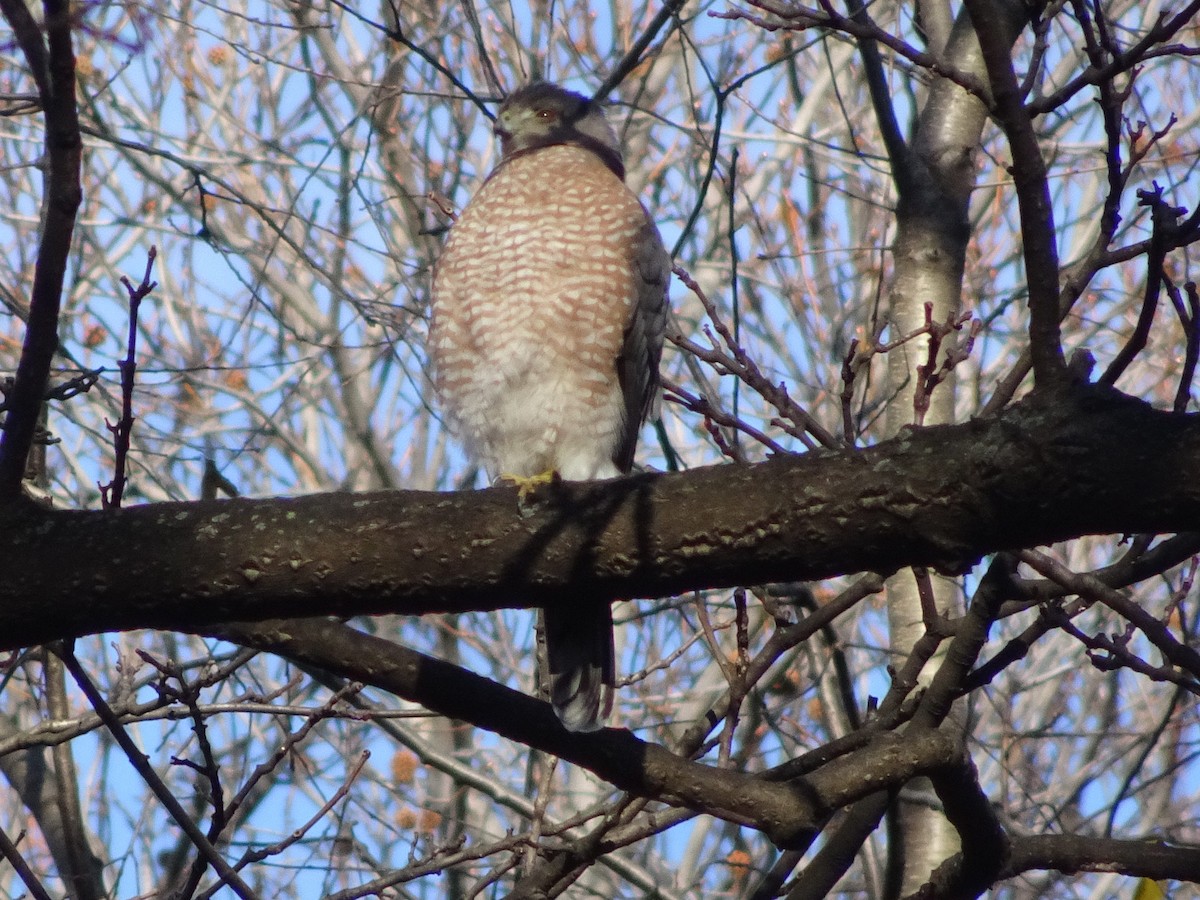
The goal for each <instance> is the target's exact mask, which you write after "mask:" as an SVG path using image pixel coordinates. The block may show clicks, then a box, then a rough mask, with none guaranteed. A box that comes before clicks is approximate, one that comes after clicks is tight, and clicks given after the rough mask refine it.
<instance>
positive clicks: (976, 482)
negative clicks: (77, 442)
mask: <svg viewBox="0 0 1200 900" xmlns="http://www.w3.org/2000/svg"><path fill="white" fill-rule="evenodd" d="M1198 472H1200V417H1197V416H1195V415H1192V416H1180V415H1175V414H1170V413H1163V412H1158V411H1155V410H1152V409H1151V408H1150V407H1149V406H1147V405H1145V404H1143V403H1141V402H1140V401H1137V400H1132V399H1129V398H1126V397H1123V396H1122V395H1120V394H1117V393H1116V392H1114V391H1111V390H1107V389H1103V388H1095V387H1092V388H1086V389H1080V390H1078V391H1075V392H1073V393H1072V394H1071V395H1069V396H1061V397H1054V398H1049V397H1041V398H1036V397H1035V398H1030V399H1028V400H1026V401H1024V402H1022V403H1020V404H1017V405H1015V406H1014V407H1012V408H1010V409H1009V410H1006V411H1005V412H1004V413H1003V414H1001V415H1000V416H999V417H997V418H995V419H991V420H977V421H973V422H969V423H967V424H964V425H956V426H941V427H934V428H925V429H916V430H906V431H904V432H902V433H901V434H900V436H899V437H897V438H896V439H894V440H892V441H888V442H886V443H884V444H880V445H878V446H876V447H873V448H870V449H868V450H865V451H862V452H857V453H850V452H840V453H838V452H818V453H810V454H807V455H805V456H800V457H779V458H776V459H773V460H769V461H767V462H765V463H761V464H758V465H754V466H741V465H725V466H714V467H711V468H706V469H696V470H693V471H691V472H687V473H681V474H672V475H641V476H636V477H632V478H625V479H620V480H615V481H611V482H601V483H595V484H573V485H571V484H568V485H562V486H561V487H560V489H558V490H557V491H555V492H554V496H552V497H550V498H548V499H547V501H546V502H545V504H544V505H543V506H541V507H539V508H538V509H537V510H535V511H534V512H533V514H532V515H530V516H528V517H522V516H521V515H519V514H518V512H517V502H516V494H515V491H514V490H513V489H509V488H497V489H494V490H486V491H477V492H466V493H457V494H431V493H424V492H415V491H401V492H391V493H379V494H357V495H356V494H328V495H321V496H312V497H302V498H297V499H287V500H222V501H209V502H199V503H162V504H156V505H152V506H143V507H132V508H127V509H121V510H108V511H49V510H44V509H41V508H33V505H32V504H28V505H26V504H22V505H20V506H18V507H13V508H11V509H9V510H7V511H4V512H0V558H5V559H8V560H13V561H19V565H18V564H14V565H11V566H9V567H7V570H6V575H5V578H4V579H3V580H2V581H0V648H4V649H11V648H16V647H21V646H27V645H30V644H35V643H40V642H43V641H46V640H50V639H53V638H68V637H74V636H79V635H83V634H89V633H95V632H102V631H113V630H122V629H130V628H174V629H184V630H190V629H194V628H196V627H199V626H203V625H209V624H213V623H217V622H224V621H235V620H240V621H248V620H255V619H265V618H271V617H277V616H280V615H289V616H307V615H357V614H374V613H401V614H411V615H421V614H425V613H430V612H449V611H462V610H482V609H499V608H508V607H531V606H544V605H547V604H551V603H556V602H561V603H568V602H578V600H579V599H580V598H581V597H589V598H597V597H603V598H607V599H619V598H622V597H638V596H642V597H648V596H654V597H659V596H666V595H669V594H673V593H677V592H680V591H685V590H692V589H697V588H706V587H724V586H734V585H737V584H761V583H764V582H768V581H795V580H805V579H814V578H823V577H829V576H832V575H837V574H843V573H847V572H854V571H862V570H874V571H880V572H889V571H892V570H895V569H896V568H898V567H900V566H902V565H926V566H938V567H942V568H944V569H949V570H963V569H965V568H967V567H968V566H970V565H971V564H972V563H974V562H975V561H976V560H978V559H979V558H980V557H981V556H982V555H984V554H987V553H992V552H995V551H997V550H1006V549H1016V548H1023V547H1032V546H1036V545H1038V544H1046V543H1051V542H1054V541H1060V540H1065V539H1068V538H1072V537H1076V536H1080V535H1084V534H1102V533H1123V532H1166V531H1182V530H1186V529H1190V528H1194V527H1195V524H1196V522H1197V521H1200V478H1198V477H1196V473H1198ZM51 610H52V611H53V614H52V615H50V614H48V612H49V611H51Z"/></svg>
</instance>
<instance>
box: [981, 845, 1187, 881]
mask: <svg viewBox="0 0 1200 900" xmlns="http://www.w3.org/2000/svg"><path fill="white" fill-rule="evenodd" d="M1034 869H1057V870H1058V871H1059V872H1066V873H1068V874H1072V875H1073V874H1075V873H1076V872H1120V873H1121V874H1123V875H1140V876H1143V877H1145V878H1153V879H1156V880H1161V879H1167V878H1172V879H1177V880H1180V881H1194V880H1195V878H1196V873H1197V872H1198V871H1200V847H1193V846H1180V845H1178V844H1169V843H1167V842H1166V841H1121V840H1113V839H1111V838H1098V837H1094V836H1092V835H1078V834H1037V835H1029V836H1027V837H1016V838H1013V839H1012V854H1011V855H1010V856H1009V859H1008V864H1007V865H1006V866H1005V868H1004V870H1003V872H1002V873H1001V877H1003V878H1012V877H1014V876H1016V875H1020V874H1021V873H1022V872H1029V871H1032V870H1034Z"/></svg>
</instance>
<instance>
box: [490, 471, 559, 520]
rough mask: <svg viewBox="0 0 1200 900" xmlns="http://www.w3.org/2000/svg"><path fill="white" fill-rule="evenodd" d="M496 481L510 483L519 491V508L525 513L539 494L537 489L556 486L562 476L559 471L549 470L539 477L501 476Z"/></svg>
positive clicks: (541, 473)
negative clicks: (544, 486) (531, 501)
mask: <svg viewBox="0 0 1200 900" xmlns="http://www.w3.org/2000/svg"><path fill="white" fill-rule="evenodd" d="M496 480H497V481H505V482H508V483H509V484H511V485H513V486H514V487H515V488H516V489H517V508H518V509H520V510H521V511H522V512H523V513H524V512H525V511H526V510H527V509H528V507H529V501H530V498H531V496H532V495H533V494H536V493H537V489H538V488H540V487H542V486H543V485H550V484H555V483H556V482H558V481H560V480H561V476H560V475H559V474H558V471H557V470H555V469H547V470H546V471H545V472H539V473H538V474H537V475H501V476H500V477H499V478H497V479H496Z"/></svg>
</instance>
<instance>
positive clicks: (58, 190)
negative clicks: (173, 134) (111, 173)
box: [0, 0, 83, 502]
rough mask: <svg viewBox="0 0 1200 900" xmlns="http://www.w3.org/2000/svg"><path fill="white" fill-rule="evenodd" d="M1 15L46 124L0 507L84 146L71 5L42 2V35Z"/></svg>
mask: <svg viewBox="0 0 1200 900" xmlns="http://www.w3.org/2000/svg"><path fill="white" fill-rule="evenodd" d="M0 12H3V14H4V17H5V18H6V19H7V20H8V23H9V25H10V26H11V27H12V29H13V31H14V32H15V34H16V36H17V41H18V43H19V44H20V45H21V50H22V52H23V53H24V54H25V59H26V61H27V62H28V63H29V68H30V71H31V72H32V73H33V78H34V81H35V82H36V83H37V86H38V95H39V96H40V98H41V102H42V110H43V116H44V118H45V123H46V136H45V154H46V161H47V165H46V176H45V182H44V184H45V188H44V193H43V195H42V229H41V239H40V243H39V245H38V253H37V264H36V266H35V268H34V274H33V290H32V292H31V294H30V301H29V317H28V319H27V320H26V325H25V339H24V342H23V344H22V347H21V358H20V361H19V362H18V363H17V374H16V379H15V382H14V385H13V389H12V391H11V393H10V394H9V398H8V415H7V417H6V418H5V421H4V433H3V435H2V436H0V502H4V501H11V500H13V499H14V498H16V497H17V496H19V495H20V492H21V482H22V481H23V480H24V477H25V461H26V458H27V457H28V455H29V448H30V447H31V446H32V445H33V438H34V434H35V432H36V431H37V424H38V417H39V415H40V412H41V406H42V397H43V396H44V394H45V391H46V383H47V381H48V380H49V377H50V365H51V363H52V362H53V360H54V354H55V352H56V351H57V350H58V313H59V307H60V305H61V302H62V292H63V282H64V280H65V278H66V272H67V260H68V258H69V256H70V252H71V235H72V234H73V233H74V230H75V215H76V212H77V211H78V209H79V205H80V203H81V202H82V199H83V190H82V187H81V185H80V167H81V161H82V150H83V141H82V138H81V137H80V134H79V115H78V110H77V109H76V107H75V54H74V51H73V50H72V47H71V18H72V15H73V13H72V11H71V4H70V3H68V2H66V0H46V3H45V12H46V16H45V25H44V27H45V32H46V42H45V43H43V42H42V29H41V28H40V27H39V26H38V24H37V23H36V22H35V21H34V19H33V16H32V14H31V13H30V11H29V7H28V6H27V5H26V3H25V2H24V0H0Z"/></svg>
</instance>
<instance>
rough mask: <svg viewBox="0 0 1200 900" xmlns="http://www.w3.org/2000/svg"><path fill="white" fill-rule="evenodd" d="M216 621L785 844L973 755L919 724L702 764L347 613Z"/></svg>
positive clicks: (235, 635)
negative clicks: (794, 761) (596, 726)
mask: <svg viewBox="0 0 1200 900" xmlns="http://www.w3.org/2000/svg"><path fill="white" fill-rule="evenodd" d="M205 631H206V633H208V634H211V635H213V636H215V637H220V638H223V639H225V640H230V641H236V642H237V643H240V644H246V645H248V646H252V647H255V648H256V649H259V650H266V651H269V652H272V653H276V654H279V655H281V656H285V657H287V658H288V659H292V660H294V661H296V662H298V663H300V664H302V665H306V666H317V667H320V668H322V669H326V670H328V671H331V672H334V673H335V674H337V675H340V676H341V677H343V678H350V679H353V680H355V681H360V682H362V683H363V684H370V685H373V686H375V687H378V688H381V689H383V690H386V691H389V692H390V693H393V694H395V695H396V696H398V697H403V698H405V699H407V700H412V701H414V702H417V703H420V704H421V705H422V706H424V707H426V708H427V709H431V710H433V711H434V712H437V713H439V714H441V715H444V716H446V717H447V718H450V719H462V720H468V721H471V722H472V723H473V724H475V725H477V726H479V727H481V728H485V729H487V730H489V731H493V732H495V733H496V734H499V735H502V736H504V737H507V738H510V739H511V740H514V741H518V742H520V743H523V744H526V745H528V746H530V747H533V748H535V749H538V750H543V751H545V752H546V753H550V754H553V755H554V756H558V757H561V758H562V759H565V760H569V761H570V762H573V763H575V764H577V765H580V766H583V767H585V768H587V769H590V770H591V771H592V772H595V773H596V774H597V775H598V776H600V777H601V778H602V779H604V780H605V781H608V782H610V783H611V784H613V785H615V786H616V787H618V788H620V789H622V790H625V791H629V792H630V793H633V794H636V795H638V796H641V797H649V798H653V799H657V800H661V801H664V802H666V803H670V804H672V805H676V806H684V807H687V808H689V809H694V810H697V811H701V812H705V813H708V814H710V815H714V816H717V817H719V818H722V819H725V820H727V821H730V822H736V823H739V824H743V825H750V826H752V827H754V828H758V829H760V830H762V831H763V832H764V833H765V834H766V835H767V836H768V837H770V838H771V840H772V841H774V842H775V843H776V844H777V845H779V846H781V847H792V846H798V845H800V846H804V845H807V844H808V843H809V842H810V841H811V840H812V838H813V837H814V836H815V833H816V831H817V830H818V829H819V828H821V827H822V826H823V825H824V823H825V821H826V820H827V819H828V817H829V816H830V815H831V814H832V812H833V811H834V810H836V809H838V808H840V807H842V806H845V805H847V804H850V803H853V802H855V801H857V800H859V799H861V798H862V797H864V796H866V795H868V794H871V793H873V792H874V791H877V790H879V789H881V788H887V787H889V786H898V785H900V784H903V783H904V782H905V781H907V780H908V779H910V778H912V777H914V776H915V775H919V774H921V773H922V772H926V771H930V770H933V769H939V768H942V767H944V766H948V765H960V764H961V763H962V758H961V756H962V752H961V747H960V746H959V742H958V741H957V740H956V739H955V738H953V737H950V736H948V735H944V734H942V733H941V732H938V731H935V730H932V729H910V730H909V731H907V732H906V733H905V734H904V735H895V734H881V735H879V736H877V737H874V738H872V739H871V740H870V741H869V742H868V743H867V744H866V746H864V747H862V748H861V749H859V750H855V751H854V752H851V753H848V754H846V755H844V756H840V757H837V758H835V759H833V760H831V761H830V762H828V763H826V764H825V765H823V766H821V767H820V768H819V769H817V770H816V771H814V772H812V773H810V774H808V775H805V776H803V777H797V778H793V779H789V780H786V781H780V780H777V779H768V778H764V777H761V776H755V775H747V774H744V773H742V772H737V771H734V770H731V769H718V768H714V767H712V766H707V765H703V764H701V763H697V762H692V761H690V760H687V759H684V758H682V757H679V756H675V755H674V754H672V753H671V752H670V751H668V750H666V749H665V748H664V747H661V746H659V745H658V744H652V743H648V742H646V741H642V740H639V739H638V738H637V737H635V736H634V735H633V734H632V733H631V732H629V731H625V730H623V729H615V728H606V729H604V730H602V731H599V732H595V733H592V734H586V735H581V734H574V733H572V732H569V731H567V730H566V729H564V728H563V727H562V725H561V724H560V723H559V722H558V720H557V718H556V717H555V716H554V713H553V712H552V711H551V709H550V706H549V705H548V704H546V703H544V702H543V701H540V700H535V699H534V698H532V697H527V696H525V695H524V694H521V693H519V692H517V691H514V690H512V689H511V688H507V687H504V686H503V685H500V684H497V683H495V682H493V681H490V680H488V679H487V678H483V677H482V676H479V675H475V674H473V673H471V672H468V671H466V670H465V669H461V668H459V667H458V666H454V665H451V664H450V663H446V662H443V661H441V660H438V659H435V658H433V657H430V656H426V655H425V654H423V653H418V652H417V651H415V650H411V649H409V648H406V647H402V646H400V645H397V644H394V643H392V642H390V641H386V640H383V639H382V638H377V637H374V636H372V635H368V634H364V633H362V632H359V631H356V630H355V629H353V628H350V627H349V626H346V625H342V624H340V623H337V622H330V621H323V620H315V619H308V620H304V619H288V620H275V621H269V622H264V623H262V624H258V625H250V624H242V623H233V624H229V625H225V626H219V627H216V628H210V629H205Z"/></svg>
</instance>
